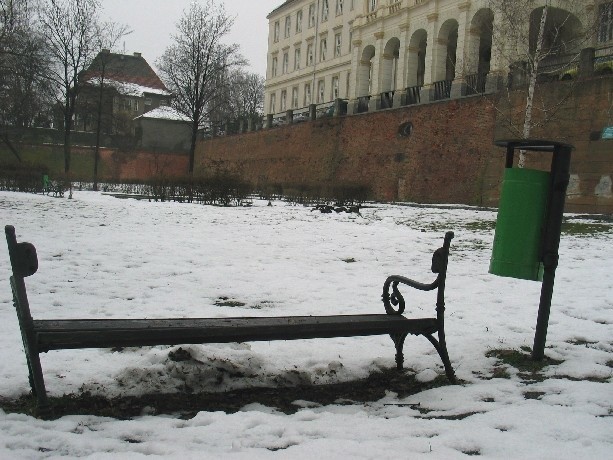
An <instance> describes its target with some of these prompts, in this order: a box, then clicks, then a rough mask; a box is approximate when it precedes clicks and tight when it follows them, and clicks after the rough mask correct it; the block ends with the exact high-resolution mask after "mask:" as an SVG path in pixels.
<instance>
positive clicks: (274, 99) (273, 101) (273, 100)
mask: <svg viewBox="0 0 613 460" xmlns="http://www.w3.org/2000/svg"><path fill="white" fill-rule="evenodd" d="M276 103H277V95H276V94H275V93H272V94H271V95H270V111H269V112H268V113H276V111H277V108H276Z"/></svg>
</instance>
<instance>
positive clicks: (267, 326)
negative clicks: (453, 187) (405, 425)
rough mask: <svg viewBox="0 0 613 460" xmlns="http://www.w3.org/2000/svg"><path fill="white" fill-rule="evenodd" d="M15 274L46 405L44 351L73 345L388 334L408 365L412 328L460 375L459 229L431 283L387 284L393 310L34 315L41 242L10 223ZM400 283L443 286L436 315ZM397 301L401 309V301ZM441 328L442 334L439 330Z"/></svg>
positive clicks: (32, 369) (40, 398) (28, 350)
mask: <svg viewBox="0 0 613 460" xmlns="http://www.w3.org/2000/svg"><path fill="white" fill-rule="evenodd" d="M5 232H6V239H7V242H8V248H9V255H10V259H11V267H12V270H13V276H11V288H12V291H13V302H14V304H15V308H16V310H17V317H18V319H19V326H20V328H21V336H22V339H23V346H24V351H25V354H26V360H27V365H28V370H29V374H30V386H31V388H32V393H33V395H34V396H35V397H36V398H37V404H38V407H39V408H41V409H42V408H45V407H47V405H48V400H47V393H46V390H45V382H44V379H43V372H42V367H41V363H40V356H39V354H40V353H43V352H47V351H49V350H60V349H71V348H114V347H143V346H154V345H180V344H203V343H225V342H250V341H270V340H293V339H314V338H323V337H352V336H367V335H382V334H389V335H390V336H391V338H392V339H393V341H394V344H395V346H396V364H397V367H398V369H402V366H403V361H404V357H403V354H402V348H403V344H404V340H405V338H406V337H407V335H408V334H414V335H423V336H424V337H426V338H427V339H428V340H429V341H430V342H431V343H432V344H433V345H434V347H435V348H436V351H437V352H438V354H439V356H440V357H441V360H442V361H443V365H444V367H445V372H446V374H447V377H448V379H449V380H450V381H451V382H454V381H455V376H454V372H453V368H452V367H451V362H450V360H449V355H448V353H447V346H446V344H445V331H444V311H445V299H444V293H445V277H446V273H447V259H448V255H449V246H450V243H451V239H452V238H453V233H452V232H448V233H447V234H446V235H445V240H444V244H443V246H442V247H441V248H439V249H437V250H436V251H435V252H434V256H433V258H432V271H433V272H434V273H436V274H437V276H436V279H435V280H434V281H433V282H432V283H430V284H424V283H419V282H417V281H413V280H410V279H408V278H405V277H402V276H390V277H388V278H387V280H386V281H385V283H384V285H383V304H384V306H385V311H386V313H381V314H367V315H333V316H280V317H268V318H259V317H250V318H167V319H45V320H36V319H33V318H32V315H31V311H30V304H29V302H28V297H27V294H26V286H25V282H24V278H25V277H28V276H31V275H33V274H34V273H36V271H37V270H38V258H37V255H36V248H35V247H34V246H33V245H32V244H30V243H18V242H17V239H16V236H15V229H14V227H12V226H10V225H8V226H6V228H5ZM399 284H405V285H407V286H410V287H413V288H416V289H419V290H423V291H431V290H434V289H436V290H437V298H436V316H433V317H429V318H415V319H413V318H412V319H409V318H406V317H405V316H403V313H404V309H405V301H404V298H403V296H402V294H401V293H400V291H399V290H398V285H399ZM395 307H396V308H395ZM434 334H438V338H435V337H434Z"/></svg>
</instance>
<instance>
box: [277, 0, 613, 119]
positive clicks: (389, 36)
mask: <svg viewBox="0 0 613 460" xmlns="http://www.w3.org/2000/svg"><path fill="white" fill-rule="evenodd" d="M505 3H506V4H507V5H508V4H511V5H512V4H515V3H516V2H504V1H503V0H288V1H286V2H285V3H283V4H282V5H280V6H279V7H278V8H276V9H275V10H274V11H272V12H271V13H270V14H269V16H268V20H269V40H268V63H267V75H266V91H265V112H266V113H268V114H284V113H285V112H286V111H287V110H289V109H291V110H293V111H294V112H296V111H298V113H300V112H302V111H304V112H306V111H307V110H308V106H309V105H310V104H318V105H322V104H323V105H331V104H332V103H333V101H334V100H336V99H346V100H347V101H348V110H349V113H359V112H365V111H369V110H378V109H384V108H391V107H399V106H402V105H408V104H414V103H419V102H429V101H434V100H441V99H447V98H454V97H461V96H467V95H471V94H475V93H484V92H489V91H494V90H497V89H500V88H502V87H503V86H504V85H505V84H506V83H507V79H508V78H509V73H510V70H512V69H513V65H515V64H517V63H520V64H519V65H518V67H521V66H522V65H523V66H525V65H526V64H525V62H526V59H525V58H523V57H522V50H521V49H520V48H521V47H522V46H523V44H522V43H519V42H518V40H519V39H518V38H517V37H519V36H520V34H518V35H517V37H514V32H515V31H514V30H513V29H514V28H515V29H525V30H523V31H522V32H524V33H523V34H521V35H522V36H523V37H525V41H527V42H529V43H528V44H526V46H530V47H532V48H534V43H533V42H535V40H534V38H535V33H536V34H538V30H539V25H540V24H539V18H540V17H541V15H540V14H537V13H540V12H542V7H543V5H544V4H545V2H544V1H534V2H532V4H531V11H525V10H526V8H524V11H517V14H515V15H514V16H516V17H515V18H514V17H512V16H511V17H507V18H503V15H504V13H507V14H508V11H504V7H503V6H502V5H505ZM519 3H520V2H517V4H519ZM547 4H548V5H549V6H550V8H549V9H548V16H547V22H546V25H545V29H546V30H545V35H544V39H543V43H544V46H545V47H547V50H548V51H549V55H548V59H545V60H543V61H542V64H543V65H544V69H545V70H546V68H547V66H546V65H545V64H547V63H549V65H550V67H549V69H550V70H551V72H552V73H556V77H557V76H559V75H560V72H561V71H562V70H564V69H566V70H568V71H569V72H571V71H572V68H573V66H574V67H575V68H576V67H577V65H578V63H577V62H576V61H577V59H578V58H577V57H578V56H579V52H580V50H581V49H584V48H588V47H592V48H593V47H596V48H597V49H605V51H603V53H604V55H607V56H608V55H609V54H613V53H610V48H611V46H612V45H613V41H612V36H611V28H612V25H611V24H612V19H611V17H612V16H613V7H612V6H611V5H613V2H603V1H597V0H552V1H548V2H547ZM497 6H498V7H499V8H498V9H497ZM522 15H525V20H524V21H520V22H518V24H519V25H517V26H515V25H513V21H514V20H515V19H518V18H520V17H522ZM595 27H598V33H592V34H590V33H589V30H595ZM607 47H608V48H607ZM607 49H608V50H607ZM533 51H534V49H532V52H533ZM524 54H527V51H526V52H525V53H524ZM571 56H575V57H571ZM561 58H562V61H564V62H562V61H560V59H561ZM565 59H566V60H565ZM521 63H523V64H521ZM569 69H570V70H569Z"/></svg>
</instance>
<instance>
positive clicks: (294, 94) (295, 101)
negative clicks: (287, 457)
mask: <svg viewBox="0 0 613 460" xmlns="http://www.w3.org/2000/svg"><path fill="white" fill-rule="evenodd" d="M297 108H298V88H292V109H297Z"/></svg>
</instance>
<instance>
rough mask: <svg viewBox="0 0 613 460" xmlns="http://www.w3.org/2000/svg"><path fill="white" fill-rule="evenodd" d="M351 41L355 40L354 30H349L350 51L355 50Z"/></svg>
mask: <svg viewBox="0 0 613 460" xmlns="http://www.w3.org/2000/svg"><path fill="white" fill-rule="evenodd" d="M351 42H353V31H352V30H350V31H349V52H350V53H351V51H352V50H353V48H352V46H353V45H352V43H351Z"/></svg>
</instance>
